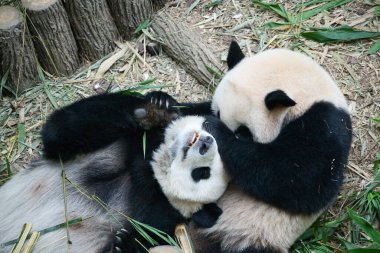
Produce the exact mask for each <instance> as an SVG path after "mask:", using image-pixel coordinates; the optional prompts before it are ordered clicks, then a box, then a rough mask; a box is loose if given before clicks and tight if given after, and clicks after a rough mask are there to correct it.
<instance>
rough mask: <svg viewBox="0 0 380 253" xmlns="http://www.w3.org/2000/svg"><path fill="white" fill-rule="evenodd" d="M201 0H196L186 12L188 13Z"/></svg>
mask: <svg viewBox="0 0 380 253" xmlns="http://www.w3.org/2000/svg"><path fill="white" fill-rule="evenodd" d="M200 1H201V0H195V1H194V2H193V3H192V4H191V5H190V7H189V8H188V9H187V10H186V12H185V14H186V15H188V14H189V13H190V12H191V11H192V10H193V9H194V8H195V7H196V6H197V5H198V4H199V2H200Z"/></svg>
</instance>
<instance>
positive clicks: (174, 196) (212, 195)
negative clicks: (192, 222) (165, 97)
mask: <svg viewBox="0 0 380 253" xmlns="http://www.w3.org/2000/svg"><path fill="white" fill-rule="evenodd" d="M204 120H205V119H204V118H202V117H198V116H188V117H184V118H181V119H178V120H176V121H174V122H173V123H172V124H171V125H170V126H169V127H168V128H167V129H166V132H165V142H164V143H163V144H161V146H160V147H159V149H158V150H157V151H156V152H155V153H154V155H153V162H152V167H153V171H154V175H155V177H156V179H157V180H158V182H159V183H160V185H161V187H162V190H163V192H164V194H165V195H166V196H167V198H168V199H169V201H170V203H171V204H172V205H173V206H174V207H176V208H177V209H178V210H179V211H180V212H181V213H182V215H184V216H185V217H190V216H191V214H193V213H194V212H196V211H198V210H199V209H201V207H202V204H204V203H210V202H215V201H216V200H217V199H219V198H220V196H222V194H223V193H224V191H225V190H226V188H227V183H228V181H229V178H228V176H227V174H226V172H225V170H224V168H223V164H222V161H221V158H220V156H219V153H218V147H217V144H216V141H215V140H214V141H213V144H212V146H211V147H210V149H209V150H208V152H207V153H206V154H204V155H201V154H200V153H199V150H198V148H197V143H195V144H194V145H193V146H192V147H191V148H190V149H189V151H188V152H187V156H186V158H185V159H183V147H185V146H186V145H187V144H188V139H189V136H190V137H191V136H193V134H194V133H195V132H197V133H198V134H199V136H200V138H201V137H202V136H203V137H205V136H210V137H212V136H211V135H210V134H209V133H207V132H206V131H205V130H203V129H202V124H203V122H204ZM179 129H181V131H179ZM212 138H213V137H212ZM171 153H174V156H173V155H172V154H171ZM204 166H207V167H210V168H211V172H210V173H211V176H210V178H208V179H202V180H200V181H199V182H195V181H194V180H193V179H192V177H191V171H192V169H194V168H197V167H204Z"/></svg>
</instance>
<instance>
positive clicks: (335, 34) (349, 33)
mask: <svg viewBox="0 0 380 253" xmlns="http://www.w3.org/2000/svg"><path fill="white" fill-rule="evenodd" d="M301 36H302V37H304V38H306V39H310V40H314V41H317V42H320V43H325V42H340V41H351V40H360V39H369V38H375V37H379V36H380V32H367V31H362V30H357V29H354V28H352V27H349V26H342V27H338V28H333V29H320V28H318V31H311V32H302V33H301Z"/></svg>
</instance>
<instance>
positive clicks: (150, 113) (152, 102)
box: [134, 91, 180, 130]
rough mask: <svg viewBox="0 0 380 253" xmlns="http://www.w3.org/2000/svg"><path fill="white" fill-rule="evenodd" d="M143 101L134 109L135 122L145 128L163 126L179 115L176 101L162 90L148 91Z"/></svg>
mask: <svg viewBox="0 0 380 253" xmlns="http://www.w3.org/2000/svg"><path fill="white" fill-rule="evenodd" d="M145 101H146V102H145V104H144V105H142V106H141V107H139V108H137V109H135V111H134V117H135V120H136V122H137V123H138V124H139V126H140V127H142V128H143V129H145V130H149V129H152V128H154V127H165V126H166V125H167V124H169V123H170V122H172V121H173V120H175V119H177V118H178V117H179V116H180V111H179V109H178V108H176V107H175V106H176V105H178V103H177V101H175V99H174V98H172V97H171V96H170V95H168V94H166V93H164V92H160V91H154V92H150V93H148V94H147V95H146V96H145Z"/></svg>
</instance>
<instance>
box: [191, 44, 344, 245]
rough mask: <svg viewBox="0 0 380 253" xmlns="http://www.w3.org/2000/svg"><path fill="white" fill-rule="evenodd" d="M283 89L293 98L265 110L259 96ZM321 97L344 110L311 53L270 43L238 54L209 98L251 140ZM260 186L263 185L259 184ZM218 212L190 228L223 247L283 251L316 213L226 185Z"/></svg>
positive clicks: (273, 131)
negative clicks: (297, 211)
mask: <svg viewBox="0 0 380 253" xmlns="http://www.w3.org/2000/svg"><path fill="white" fill-rule="evenodd" d="M278 89H280V90H283V91H284V92H285V93H286V94H287V95H288V96H289V97H290V98H292V99H293V100H294V101H295V102H296V103H297V104H296V105H295V106H293V107H289V108H285V107H284V108H276V109H274V110H271V111H269V110H268V109H267V108H266V106H265V100H264V99H265V96H266V95H267V94H268V93H270V92H272V91H275V90H278ZM319 101H327V102H330V103H332V104H334V105H335V106H336V107H338V108H342V109H344V110H347V104H346V101H345V99H344V96H343V94H342V93H341V91H340V90H339V88H338V87H337V85H336V84H335V82H334V81H333V79H332V78H331V77H330V75H329V74H328V73H327V72H326V71H325V70H324V69H323V68H322V67H321V66H320V65H319V64H318V63H316V62H315V61H313V60H312V59H311V58H309V57H307V56H305V55H303V54H300V53H296V52H293V51H289V50H286V49H274V50H268V51H265V52H262V53H259V54H257V55H255V56H253V57H250V58H248V57H246V58H244V59H243V60H242V61H241V62H240V63H239V64H238V65H236V66H235V67H234V68H233V69H232V70H230V71H229V72H227V74H226V75H225V77H224V78H223V80H222V81H221V83H220V84H219V85H218V87H217V89H216V91H215V95H214V98H213V101H212V108H213V110H214V112H215V113H216V112H217V111H219V112H220V118H221V120H222V121H223V122H224V123H225V124H226V125H227V126H228V127H229V128H230V129H231V130H235V129H236V128H238V127H239V126H240V125H241V124H244V125H246V126H247V127H248V128H249V129H250V131H251V132H252V133H253V135H254V138H255V140H256V141H258V142H261V143H268V142H271V141H272V140H273V139H275V138H276V137H277V136H278V134H279V133H280V130H281V128H282V127H283V125H284V124H286V123H287V122H289V121H290V120H292V119H295V118H297V117H299V116H301V115H302V114H303V113H304V112H306V111H307V110H308V109H309V108H310V107H311V106H312V105H313V104H314V103H316V102H319ZM263 190H265V189H263ZM217 204H218V205H219V206H220V207H221V208H222V210H223V214H222V215H221V216H220V218H219V220H218V222H217V224H216V225H214V226H213V227H211V228H210V229H206V230H202V231H200V230H198V231H193V233H201V234H212V235H214V236H216V237H218V238H219V239H220V240H221V241H222V247H223V248H227V249H228V248H231V249H232V248H233V249H235V250H236V249H244V248H247V247H248V246H252V245H255V246H263V247H266V246H271V247H275V248H277V249H279V250H281V251H283V252H287V250H288V248H289V247H290V246H291V245H292V244H293V243H294V242H295V240H296V239H297V238H298V237H299V236H300V235H301V234H302V233H303V232H304V231H305V230H306V229H307V228H308V227H309V226H310V225H311V224H312V223H313V222H314V221H315V220H316V219H317V217H318V216H319V215H320V213H316V214H313V215H291V214H288V213H286V212H284V211H281V210H278V209H276V208H274V207H272V206H270V205H267V204H265V203H263V202H261V201H258V200H256V199H255V198H253V197H250V196H248V195H246V194H243V193H242V192H241V191H240V190H239V189H238V188H236V187H234V186H231V187H229V188H228V189H227V191H226V193H225V194H224V195H223V196H222V198H221V199H220V200H219V201H218V202H217Z"/></svg>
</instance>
